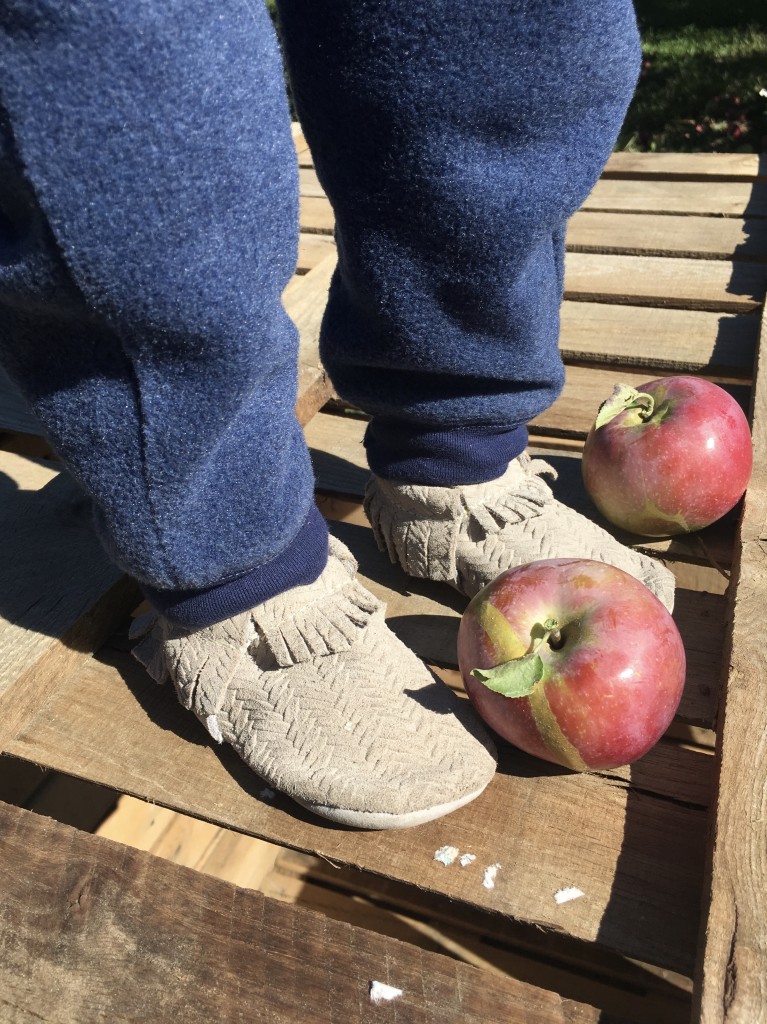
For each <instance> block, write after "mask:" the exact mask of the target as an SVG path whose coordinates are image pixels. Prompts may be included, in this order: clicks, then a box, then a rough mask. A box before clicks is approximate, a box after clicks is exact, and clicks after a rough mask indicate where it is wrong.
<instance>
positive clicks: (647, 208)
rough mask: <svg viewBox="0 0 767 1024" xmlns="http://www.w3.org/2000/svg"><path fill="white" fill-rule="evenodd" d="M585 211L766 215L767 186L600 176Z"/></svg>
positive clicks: (748, 183) (714, 215) (746, 183)
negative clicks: (615, 179) (619, 178)
mask: <svg viewBox="0 0 767 1024" xmlns="http://www.w3.org/2000/svg"><path fill="white" fill-rule="evenodd" d="M582 209H584V210H605V211H610V212H612V213H618V212H622V213H672V214H673V213H680V214H694V215H698V216H704V217H712V216H713V217H765V216H767V186H766V185H761V184H751V183H750V182H732V181H726V182H717V181H702V182H695V181H662V180H636V179H631V178H629V179H624V180H622V181H614V180H610V179H609V178H601V179H600V180H599V181H598V182H597V183H596V185H595V186H594V188H593V189H592V191H591V194H590V195H589V196H588V198H587V199H586V201H585V202H584V204H583V207H582Z"/></svg>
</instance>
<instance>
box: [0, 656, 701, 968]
mask: <svg viewBox="0 0 767 1024" xmlns="http://www.w3.org/2000/svg"><path fill="white" fill-rule="evenodd" d="M111 660H112V661H113V662H114V664H113V665H108V664H102V663H99V662H98V661H96V660H93V659H92V660H91V661H90V662H88V663H87V664H86V666H85V667H84V669H83V671H82V672H81V673H80V675H79V676H78V678H77V680H76V681H72V680H70V681H68V683H67V685H65V686H64V687H63V688H62V692H61V693H60V694H57V695H56V696H55V697H54V699H52V700H51V701H50V702H49V704H48V706H47V708H46V709H45V710H44V712H43V713H40V714H39V715H38V716H37V717H36V718H35V719H33V720H31V721H30V722H29V723H28V724H27V726H26V727H25V728H24V729H22V730H21V731H20V733H19V734H18V736H17V737H16V738H15V739H14V740H13V742H12V743H11V744H10V747H9V749H10V752H11V753H14V754H16V755H20V756H25V757H27V758H29V759H33V760H36V761H38V762H39V763H42V764H46V765H48V766H49V767H53V768H55V769H56V770H60V771H66V772H68V773H69V774H73V775H77V776H82V777H87V778H89V779H92V780H93V781H96V782H99V783H101V784H102V785H107V786H115V785H117V786H119V787H120V788H121V789H122V790H123V791H125V792H128V793H130V794H132V795H134V796H138V797H141V798H143V799H147V800H151V801H153V802H155V803H161V804H164V805H166V806H171V807H173V808H174V809H176V810H180V811H182V812H184V813H188V814H193V815H195V816H198V817H202V818H205V819H206V820H209V821H214V822H216V823H218V824H221V825H226V826H228V827H231V828H235V829H237V830H239V831H242V832H246V833H248V834H252V835H256V836H259V837H261V838H264V839H268V840H270V841H273V842H277V843H279V844H281V845H287V846H293V847H296V848H299V849H304V850H311V851H313V852H316V853H318V854H319V855H320V856H325V857H329V858H330V859H331V860H334V861H338V862H340V863H344V864H350V865H354V866H357V867H361V868H364V869H365V870H369V871H372V872H374V873H377V874H381V875H386V876H387V877H392V878H396V879H398V880H399V881H403V882H406V883H409V884H413V885H417V886H419V887H421V888H424V889H428V890H432V891H437V892H440V893H442V894H444V895H446V896H448V897H450V898H453V899H457V900H461V901H464V902H466V903H468V904H470V905H472V906H475V907H478V908H481V909H484V910H489V911H493V912H497V913H499V914H501V915H508V916H511V917H514V918H516V919H518V920H524V921H527V922H529V923H533V924H536V925H540V926H541V927H545V928H550V929H553V930H556V931H562V932H565V933H566V934H571V935H574V936H576V937H578V938H582V939H587V940H598V941H599V942H600V944H602V945H604V946H606V947H608V948H611V949H614V950H616V951H618V952H621V953H624V954H626V955H629V956H633V957H636V958H638V959H642V960H645V961H648V962H653V963H660V964H662V965H664V966H667V967H670V968H672V969H675V970H680V971H682V972H687V971H689V970H690V968H691V965H692V957H693V950H694V939H695V930H696V926H697V917H698V913H699V905H698V904H699V895H700V883H701V871H702V852H701V851H702V845H703V834H704V831H705V814H704V812H703V810H702V809H699V808H696V807H691V806H687V805H686V804H680V803H678V802H677V801H676V800H673V799H668V798H667V797H665V798H663V797H660V796H655V795H653V794H652V793H651V792H650V790H649V788H648V787H647V786H646V785H644V784H643V780H644V778H645V776H646V774H647V773H648V772H649V771H650V769H648V767H647V763H646V759H645V764H643V763H642V762H638V763H637V766H635V767H636V772H637V773H638V774H637V775H636V778H637V780H638V782H637V787H636V789H634V788H632V786H631V785H628V786H627V785H626V784H625V783H623V782H622V781H620V780H616V779H607V778H600V777H597V776H593V775H577V774H568V773H566V772H562V771H560V770H558V769H555V768H553V767H551V766H549V765H545V764H543V763H541V762H537V763H535V762H533V761H532V759H530V758H526V757H524V756H523V755H521V754H516V755H515V754H512V753H511V752H510V750H509V748H507V747H505V748H504V749H503V754H504V758H503V761H502V764H501V767H500V771H499V773H498V774H497V775H496V778H495V780H494V781H493V783H492V784H491V785H490V786H489V787H488V789H487V790H486V792H485V793H484V794H483V795H482V796H481V797H480V798H479V799H478V800H476V801H474V802H473V803H472V804H470V805H468V807H466V808H462V809H461V810H460V811H459V812H456V813H455V814H453V815H450V816H449V817H448V818H446V819H444V820H440V821H436V822H431V823H428V824H426V825H423V826H420V827H419V828H417V829H413V830H411V831H409V832H408V834H407V838H406V839H403V836H402V833H396V832H388V833H366V832H354V831H350V830H344V829H332V828H328V827H327V826H326V825H325V824H323V823H322V822H321V820H319V819H315V818H313V817H312V816H310V815H309V814H308V813H304V812H303V811H302V810H301V809H300V808H298V807H297V806H296V805H295V804H293V803H292V802H291V801H290V800H288V799H287V798H284V797H282V796H280V795H277V796H276V797H274V796H272V795H271V793H267V794H263V795H262V791H263V783H262V782H261V781H260V780H259V779H258V778H257V777H256V776H255V775H253V774H252V773H251V772H250V771H248V769H247V768H246V767H245V766H244V765H243V764H242V763H241V762H240V761H239V759H238V758H237V757H236V756H235V755H234V754H233V752H232V751H231V750H230V749H229V748H217V747H215V745H214V744H209V743H208V742H207V740H206V738H205V735H204V733H203V732H202V731H201V727H200V725H199V723H198V722H197V720H196V719H194V717H193V716H191V715H190V714H189V713H188V712H185V711H183V709H181V708H180V706H179V705H178V703H177V701H176V698H175V695H174V694H173V692H172V690H170V689H169V688H161V687H157V686H156V685H155V684H154V683H152V682H151V681H150V680H149V679H148V677H147V676H146V674H145V673H144V672H143V671H142V670H141V668H140V666H138V665H137V664H136V663H135V662H134V661H133V660H132V659H131V657H130V655H128V654H125V653H122V652H115V653H113V655H111ZM435 685H441V684H435ZM104 706H108V707H109V710H110V714H109V718H108V719H105V716H104V714H103V710H102V709H103V707H104ZM648 757H649V755H648ZM633 772H634V768H632V773H633ZM633 777H634V776H633V774H632V778H633ZM200 779H205V785H204V786H201V785H200ZM531 812H532V813H531ZM505 822H510V823H511V822H513V823H514V825H513V828H505V827H504V828H500V829H499V823H505ZM671 834H673V835H674V842H673V843H669V842H668V836H669V835H671ZM445 843H450V844H452V845H455V846H457V847H459V848H460V849H461V850H470V851H471V852H474V853H475V854H476V855H477V861H476V863H475V866H474V870H471V871H468V870H466V871H463V870H460V869H458V870H455V871H450V870H445V869H444V868H443V866H442V865H441V864H439V863H437V862H435V861H434V859H433V855H434V851H435V850H437V849H438V848H439V847H440V846H442V845H444V844H445ZM541 850H546V851H547V854H546V857H545V858H544V859H543V860H542V859H541V856H540V851H541ZM495 863H500V864H501V865H502V870H500V871H499V873H498V878H497V882H496V886H495V888H494V889H486V888H485V887H483V885H482V877H483V876H482V871H483V869H484V867H486V866H488V865H491V864H495ZM567 885H577V886H578V887H579V888H581V889H582V890H583V891H584V892H585V893H587V896H588V898H587V899H582V900H577V901H574V902H573V903H572V904H565V905H561V906H559V905H557V904H556V902H555V901H554V898H553V894H554V892H556V891H557V890H558V889H560V888H562V887H563V886H567ZM629 921H630V922H631V926H630V927H628V926H627V923H628V922H629ZM496 923H497V926H498V927H499V928H500V929H501V931H502V928H503V924H502V920H500V919H498V921H497V922H496Z"/></svg>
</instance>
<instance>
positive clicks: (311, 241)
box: [296, 231, 336, 274]
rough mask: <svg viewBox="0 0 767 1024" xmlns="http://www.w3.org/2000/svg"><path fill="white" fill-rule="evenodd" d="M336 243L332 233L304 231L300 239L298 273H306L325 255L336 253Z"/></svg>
mask: <svg viewBox="0 0 767 1024" xmlns="http://www.w3.org/2000/svg"><path fill="white" fill-rule="evenodd" d="M335 251H336V243H335V240H334V238H333V236H332V235H318V234H313V235H312V234H308V233H307V232H305V231H302V232H301V234H300V235H299V239H298V266H297V268H296V270H297V273H299V274H306V273H307V272H308V271H309V270H312V268H313V267H316V266H317V264H318V263H320V262H321V261H322V260H324V259H325V257H327V256H330V255H334V254H335Z"/></svg>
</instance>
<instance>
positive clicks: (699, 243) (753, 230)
mask: <svg viewBox="0 0 767 1024" xmlns="http://www.w3.org/2000/svg"><path fill="white" fill-rule="evenodd" d="M565 242H566V246H567V248H568V250H570V251H572V252H605V253H608V252H609V253H619V254H624V255H627V256H631V255H634V256H642V255H647V256H680V257H690V258H692V259H721V260H728V259H738V260H755V261H757V262H762V263H764V262H765V261H767V221H766V220H764V219H759V218H751V219H748V220H741V219H740V218H734V217H693V216H690V217H679V216H673V215H668V216H664V215H662V214H653V213H597V212H594V211H593V210H581V211H579V212H578V213H576V214H575V216H574V217H572V219H571V220H570V223H569V224H568V227H567V237H566V239H565Z"/></svg>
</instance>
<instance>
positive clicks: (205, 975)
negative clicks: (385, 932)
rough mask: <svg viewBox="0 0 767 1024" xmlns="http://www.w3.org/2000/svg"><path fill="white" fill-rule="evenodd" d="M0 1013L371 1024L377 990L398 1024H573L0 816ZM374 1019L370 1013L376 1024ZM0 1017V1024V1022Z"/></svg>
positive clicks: (428, 963)
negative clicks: (382, 988) (386, 988)
mask: <svg viewBox="0 0 767 1024" xmlns="http://www.w3.org/2000/svg"><path fill="white" fill-rule="evenodd" d="M0 834H1V836H2V838H0V847H1V848H2V849H3V856H2V857H1V858H0V879H2V882H1V884H2V890H3V902H2V907H0V943H1V944H2V947H3V950H4V955H3V958H2V961H0V978H2V985H1V986H0V987H1V988H2V995H1V996H0V1004H1V1005H2V1006H3V1007H4V1008H5V1014H8V1015H10V1016H9V1019H13V1020H14V1021H32V1020H40V1019H45V1020H48V1021H51V1022H60V1024H64V1022H67V1024H68V1022H71V1021H77V1022H78V1024H89V1022H91V1021H97V1020H98V1021H101V1020H104V1019H110V1020H118V1019H119V1020H125V1019H131V1020H171V1019H183V1020H184V1021H188V1022H190V1024H194V1022H197V1021H199V1022H203V1021H204V1022H205V1024H207V1022H208V1021H210V1020H217V1021H225V1022H227V1021H235V1020H237V1021H240V1020H243V1019H246V1018H248V1019H253V1013H254V1007H257V1017H258V1020H259V1021H262V1022H263V1024H289V1022H295V1024H305V1022H306V1021H307V1020H311V1021H313V1022H317V1024H322V1022H327V1024H331V1022H333V1024H336V1022H338V1021H340V1020H345V1021H351V1020H355V1021H360V1022H361V1024H362V1022H373V1021H376V1020H378V1019H379V1018H380V1016H381V1010H380V1008H378V1007H376V1006H375V1005H374V1004H373V1003H372V1002H371V1000H370V996H369V988H370V984H371V982H372V981H374V980H377V981H381V982H384V983H386V984H390V985H394V986H396V987H397V988H399V989H401V990H402V995H401V996H400V997H399V999H397V1001H396V1002H395V1003H392V1004H391V1009H392V1010H394V1012H395V1013H396V1016H397V1019H398V1020H402V1021H412V1022H413V1024H416V1022H419V1024H427V1021H428V1022H429V1024H441V1022H444V1024H452V1022H453V1021H455V1020H457V1019H460V1020H461V1021H465V1022H466V1024H491V1022H493V1024H510V1022H519V1024H576V1022H578V1024H581V1022H583V1024H585V1022H587V1021H594V1022H596V1021H597V1020H598V1018H599V1014H598V1012H597V1011H596V1010H593V1009H592V1008H590V1007H587V1006H585V1005H584V1004H578V1003H574V1002H572V1001H570V1000H566V999H562V998H561V997H559V996H558V995H556V994H555V993H551V992H546V991H543V990H541V989H537V988H534V987H533V986H530V985H526V984H524V983H522V982H518V981H516V980H515V979H512V978H502V977H499V976H498V975H495V974H493V975H490V974H488V973H486V972H481V971H478V970H476V969H475V968H473V967H469V966H467V965H466V964H461V963H459V962H458V961H456V960H453V959H450V958H448V957H444V956H441V955H439V954H436V953H428V952H426V951H423V950H419V949H417V948H416V947H413V946H411V945H409V944H408V943H404V942H401V941H399V940H397V939H391V938H388V937H385V936H379V935H375V934H373V933H371V932H368V931H366V930H365V929H363V928H359V927H355V926H353V925H348V924H344V923H340V922H334V921H331V920H329V919H328V918H327V917H325V916H324V915H322V914H317V913H314V912H312V911H309V910H303V909H301V908H296V907H289V906H286V905H284V904H282V903H279V902H277V901H276V900H270V899H267V898H266V897H264V896H262V895H261V894H260V893H256V892H249V891H247V890H244V889H238V888H237V887H236V886H233V885H231V884H229V883H227V882H223V881H220V880H219V879H215V878H211V877H210V876H208V875H204V874H201V873H199V872H196V871H192V870H190V869H188V868H184V867H180V866H178V865H174V864H170V863H168V862H166V861H162V860H160V859H158V858H156V857H152V856H150V855H149V854H146V853H143V852H141V851H138V850H129V849H126V848H125V847H123V846H120V845H118V844H116V843H112V842H110V841H109V840H106V839H101V838H100V837H97V836H89V835H84V834H82V833H79V832H77V831H76V830H74V829H71V828H69V827H68V826H66V825H60V824H58V823H55V822H52V821H49V820H46V819H42V818H39V817H37V816H36V815H34V814H31V813H29V812H25V811H21V810H19V809H17V808H13V807H9V806H7V805H3V806H2V807H0ZM384 1012H385V1011H384ZM5 1014H4V1016H5Z"/></svg>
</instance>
